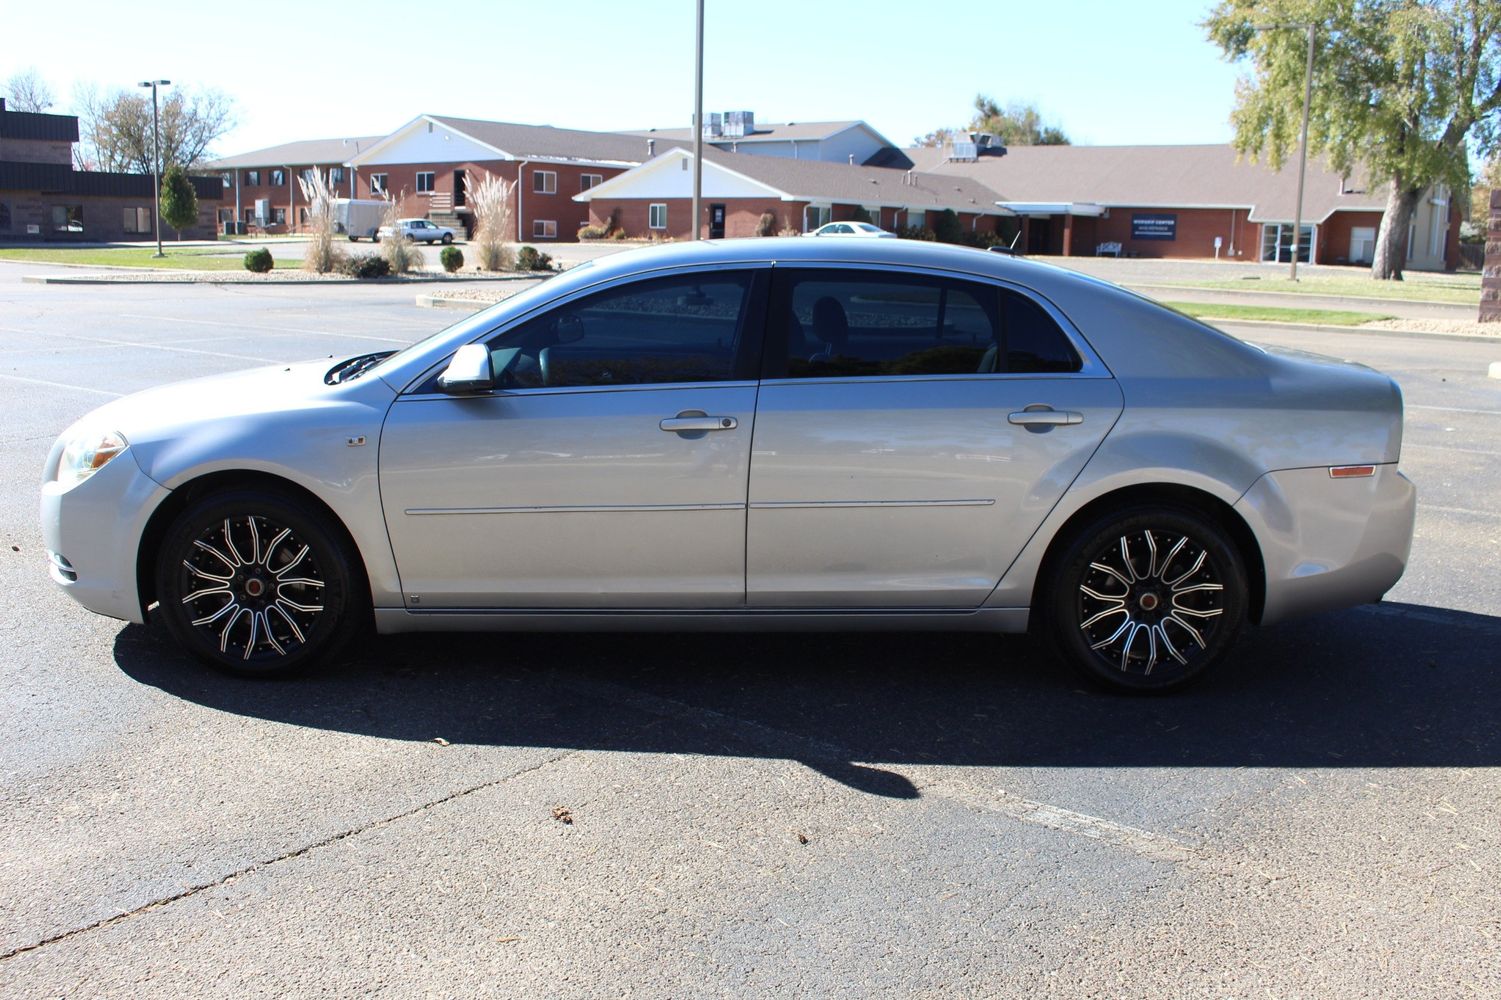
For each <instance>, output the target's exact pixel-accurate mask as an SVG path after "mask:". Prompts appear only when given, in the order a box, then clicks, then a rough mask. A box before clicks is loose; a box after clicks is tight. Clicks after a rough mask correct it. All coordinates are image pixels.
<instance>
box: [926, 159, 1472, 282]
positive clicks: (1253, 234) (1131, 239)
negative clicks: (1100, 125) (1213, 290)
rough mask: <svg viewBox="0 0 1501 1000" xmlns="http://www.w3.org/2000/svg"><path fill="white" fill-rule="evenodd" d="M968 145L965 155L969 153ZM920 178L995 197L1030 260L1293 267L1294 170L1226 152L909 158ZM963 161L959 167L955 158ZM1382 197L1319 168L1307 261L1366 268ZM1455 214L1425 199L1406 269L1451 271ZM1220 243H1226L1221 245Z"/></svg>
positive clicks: (1305, 216)
mask: <svg viewBox="0 0 1501 1000" xmlns="http://www.w3.org/2000/svg"><path fill="white" fill-rule="evenodd" d="M961 145H962V144H961ZM906 152H907V154H908V156H909V157H910V158H911V159H912V160H913V162H914V163H915V164H916V165H917V167H918V169H920V170H927V171H931V172H933V173H935V174H942V175H946V176H951V177H963V178H966V179H968V180H971V181H975V182H978V183H981V184H983V185H985V186H986V187H988V188H990V189H991V190H992V191H994V192H996V203H997V206H998V207H999V208H1000V209H1001V210H1003V211H1005V212H1008V213H1011V214H1013V215H1014V216H1015V217H1016V218H1017V219H1018V220H1019V221H1020V223H1021V226H1022V230H1023V242H1022V243H1021V244H1019V246H1022V247H1023V248H1024V249H1025V250H1026V251H1027V252H1028V253H1034V254H1061V255H1064V256H1092V255H1094V254H1095V253H1097V252H1101V250H1102V248H1110V249H1111V250H1112V251H1113V249H1114V245H1115V244H1119V252H1120V253H1121V254H1122V255H1130V256H1141V257H1194V258H1213V257H1216V256H1218V257H1220V258H1222V259H1228V260H1252V261H1254V260H1263V261H1287V260H1288V259H1289V258H1290V255H1291V252H1292V243H1293V219H1294V214H1295V206H1296V201H1297V186H1298V168H1297V164H1296V163H1290V164H1288V165H1286V166H1284V167H1283V169H1282V170H1280V171H1278V170H1272V169H1271V168H1270V167H1268V166H1266V165H1264V164H1258V163H1253V162H1250V161H1249V160H1245V159H1241V158H1240V157H1238V156H1237V155H1236V152H1235V150H1234V148H1233V147H1231V146H1227V145H1204V146H1020V147H1011V148H1010V149H1008V150H1005V151H1004V153H1003V154H1002V155H984V154H983V153H979V154H978V155H977V152H976V150H975V149H974V148H973V147H972V146H971V147H968V148H960V149H957V150H956V148H952V147H951V148H944V149H940V148H913V149H908V150H907V151H906ZM956 152H957V153H958V154H959V155H956ZM1385 209H1386V191H1385V189H1384V187H1382V186H1376V185H1369V184H1367V183H1366V182H1365V181H1364V179H1363V178H1361V177H1359V176H1355V177H1346V176H1342V175H1340V174H1339V173H1337V172H1336V171H1334V170H1332V169H1330V168H1329V167H1328V165H1327V164H1326V163H1324V162H1323V161H1321V160H1317V159H1315V160H1311V161H1310V162H1309V164H1308V177H1307V182H1306V185H1305V191H1304V195H1303V213H1302V233H1301V236H1300V238H1299V240H1298V243H1299V253H1298V259H1299V260H1300V261H1307V260H1309V259H1310V257H1311V259H1312V260H1313V261H1315V262H1316V263H1319V264H1368V263H1370V262H1371V259H1372V256H1373V254H1374V252H1375V248H1376V233H1377V230H1378V229H1379V228H1380V226H1381V217H1382V215H1383V213H1384V212H1385ZM1459 221H1460V216H1459V208H1458V206H1457V205H1456V204H1454V203H1453V199H1451V198H1450V197H1449V193H1448V191H1447V189H1445V188H1443V187H1442V186H1440V187H1437V188H1433V189H1430V190H1428V191H1426V192H1424V195H1423V197H1422V199H1421V200H1420V203H1419V205H1418V210H1417V212H1416V213H1415V214H1414V217H1413V220H1412V224H1411V226H1410V227H1409V230H1408V238H1407V265H1406V266H1407V267H1409V268H1411V269H1413V270H1430V271H1442V270H1452V269H1454V268H1455V267H1456V266H1457V265H1458V262H1459ZM1216 241H1218V242H1216Z"/></svg>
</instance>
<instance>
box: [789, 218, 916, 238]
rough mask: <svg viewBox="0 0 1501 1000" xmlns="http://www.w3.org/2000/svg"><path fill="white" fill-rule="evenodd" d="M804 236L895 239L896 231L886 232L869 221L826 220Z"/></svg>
mask: <svg viewBox="0 0 1501 1000" xmlns="http://www.w3.org/2000/svg"><path fill="white" fill-rule="evenodd" d="M803 235H804V236H857V237H865V238H866V239H877V240H882V239H893V240H894V239H896V233H888V232H887V231H886V230H884V229H882V228H881V227H880V226H873V225H871V224H870V223H869V222H826V223H824V224H823V225H821V226H819V227H818V228H817V229H815V230H813V231H812V232H808V233H803Z"/></svg>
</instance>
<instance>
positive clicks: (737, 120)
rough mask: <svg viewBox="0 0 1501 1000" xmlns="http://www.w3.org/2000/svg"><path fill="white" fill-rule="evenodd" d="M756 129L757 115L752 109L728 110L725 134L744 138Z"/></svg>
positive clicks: (725, 117)
mask: <svg viewBox="0 0 1501 1000" xmlns="http://www.w3.org/2000/svg"><path fill="white" fill-rule="evenodd" d="M755 131H756V116H755V113H754V112H751V111H726V112H725V113H724V134H725V136H726V137H727V138H730V139H744V138H745V137H746V136H748V135H750V134H752V133H753V132H755Z"/></svg>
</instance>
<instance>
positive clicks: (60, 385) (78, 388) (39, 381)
mask: <svg viewBox="0 0 1501 1000" xmlns="http://www.w3.org/2000/svg"><path fill="white" fill-rule="evenodd" d="M0 378H6V379H10V380H11V381H12V382H26V383H29V384H30V385H47V386H51V387H52V388H54V389H72V390H74V391H75V392H97V393H98V394H99V395H101V396H114V397H117V398H118V397H120V396H123V395H125V393H123V392H111V391H110V390H108V389H94V388H91V387H89V386H86V385H72V384H70V383H67V382H49V381H48V380H47V379H44V378H27V377H26V376H24V375H6V374H4V373H0Z"/></svg>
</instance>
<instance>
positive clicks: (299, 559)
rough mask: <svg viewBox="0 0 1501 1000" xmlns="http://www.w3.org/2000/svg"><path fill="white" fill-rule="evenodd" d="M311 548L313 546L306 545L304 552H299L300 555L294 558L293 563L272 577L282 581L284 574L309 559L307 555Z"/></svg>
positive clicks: (277, 571) (274, 573)
mask: <svg viewBox="0 0 1501 1000" xmlns="http://www.w3.org/2000/svg"><path fill="white" fill-rule="evenodd" d="M310 548H311V546H307V545H304V546H303V547H302V551H301V552H299V553H297V554H296V555H295V556H293V557H292V561H291V562H289V563H287V564H286V565H285V566H283V567H282V568H281V569H279V570H276V571H275V572H273V573H272V574H271V575H272V576H274V577H276V578H277V579H278V580H280V579H281V577H282V574H283V573H286V572H287V571H289V570H290V569H291V568H292V567H293V566H296V565H297V564H298V563H300V562H302V560H304V559H306V558H307V554H308V551H309V549H310Z"/></svg>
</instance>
